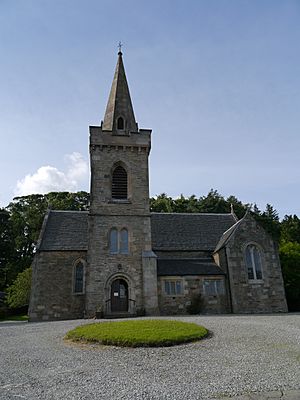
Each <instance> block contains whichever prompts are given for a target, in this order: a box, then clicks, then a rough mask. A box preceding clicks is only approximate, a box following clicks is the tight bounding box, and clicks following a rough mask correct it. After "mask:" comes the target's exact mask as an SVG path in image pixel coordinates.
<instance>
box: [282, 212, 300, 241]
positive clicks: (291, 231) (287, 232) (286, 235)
mask: <svg viewBox="0 0 300 400" xmlns="http://www.w3.org/2000/svg"><path fill="white" fill-rule="evenodd" d="M281 240H282V241H285V242H297V243H300V219H299V218H298V217H297V215H285V217H284V218H283V220H282V222H281Z"/></svg>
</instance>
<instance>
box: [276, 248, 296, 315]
mask: <svg viewBox="0 0 300 400" xmlns="http://www.w3.org/2000/svg"><path fill="white" fill-rule="evenodd" d="M279 255H280V261H281V266H282V274H283V280H284V285H285V292H286V298H287V303H288V307H289V311H299V310H300V243H296V242H286V243H282V244H281V245H280V249H279Z"/></svg>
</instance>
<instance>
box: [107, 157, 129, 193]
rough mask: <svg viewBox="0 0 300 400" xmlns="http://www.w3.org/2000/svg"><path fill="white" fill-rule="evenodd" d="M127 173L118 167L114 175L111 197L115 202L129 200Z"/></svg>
mask: <svg viewBox="0 0 300 400" xmlns="http://www.w3.org/2000/svg"><path fill="white" fill-rule="evenodd" d="M127 186H128V185H127V172H126V170H125V169H124V168H123V167H121V165H118V166H117V167H116V168H115V169H114V170H113V173H112V184H111V197H112V199H113V200H127V196H128V187H127Z"/></svg>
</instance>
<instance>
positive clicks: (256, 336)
mask: <svg viewBox="0 0 300 400" xmlns="http://www.w3.org/2000/svg"><path fill="white" fill-rule="evenodd" d="M168 319H170V318H168ZM176 319H178V320H182V321H190V322H196V323H199V324H201V325H204V326H205V327H206V328H208V329H209V330H210V331H211V332H213V335H212V337H211V338H208V339H205V340H203V341H200V342H197V343H192V344H186V345H181V346H175V347H170V348H152V349H151V348H148V349H147V348H140V349H126V348H117V347H105V346H88V345H85V346H79V345H73V344H66V343H64V341H63V336H64V334H65V333H66V332H67V331H68V330H70V329H72V328H74V327H75V326H77V325H79V324H81V323H87V321H81V320H76V321H60V322H43V323H17V322H15V323H13V322H12V323H7V322H6V323H0V399H1V400H2V399H5V400H9V399H20V398H24V399H30V400H31V399H32V400H34V399H43V400H48V399H49V400H50V399H51V400H55V399H64V400H68V399H72V400H73V399H74V400H75V399H97V400H98V399H159V400H164V399H172V400H174V399H180V400H181V399H193V400H195V399H208V398H212V397H220V398H222V397H223V396H225V395H232V396H233V395H238V394H239V395H241V394H245V393H250V392H267V391H274V390H292V389H294V390H295V389H300V314H289V315H288V314H286V315H261V316H253V315H251V316H232V315H230V316H207V317H177V318H176ZM299 393H300V392H299Z"/></svg>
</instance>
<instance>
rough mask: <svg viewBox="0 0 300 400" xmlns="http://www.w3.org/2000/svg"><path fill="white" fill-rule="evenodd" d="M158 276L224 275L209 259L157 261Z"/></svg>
mask: <svg viewBox="0 0 300 400" xmlns="http://www.w3.org/2000/svg"><path fill="white" fill-rule="evenodd" d="M157 275H158V276H172V275H173V276H174V275H179V276H183V275H225V273H224V271H222V269H221V268H220V267H219V266H218V265H217V264H216V263H215V262H214V261H213V259H211V258H185V259H159V258H158V259H157Z"/></svg>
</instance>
